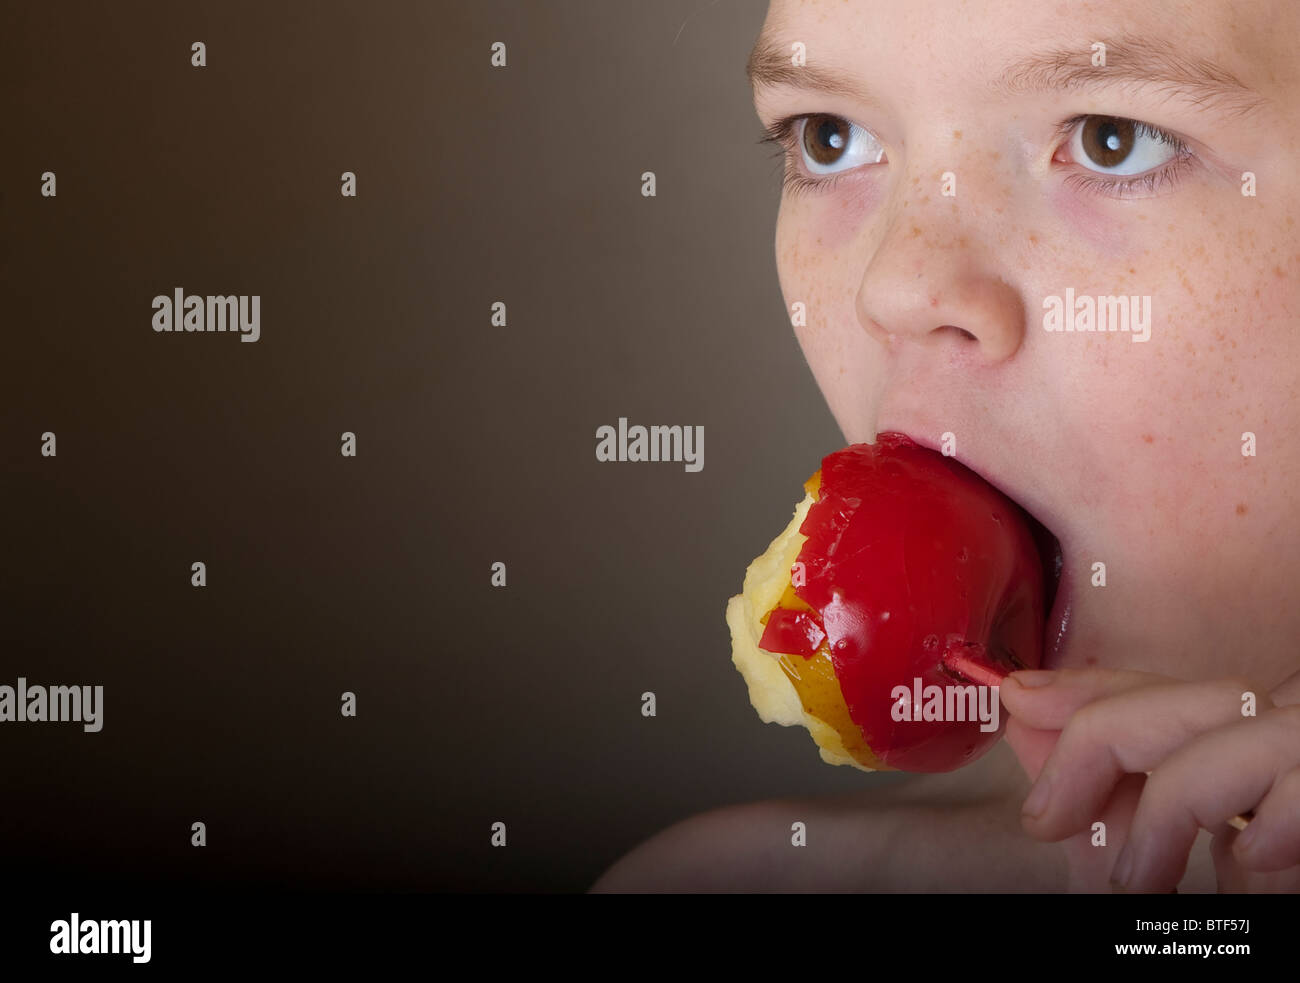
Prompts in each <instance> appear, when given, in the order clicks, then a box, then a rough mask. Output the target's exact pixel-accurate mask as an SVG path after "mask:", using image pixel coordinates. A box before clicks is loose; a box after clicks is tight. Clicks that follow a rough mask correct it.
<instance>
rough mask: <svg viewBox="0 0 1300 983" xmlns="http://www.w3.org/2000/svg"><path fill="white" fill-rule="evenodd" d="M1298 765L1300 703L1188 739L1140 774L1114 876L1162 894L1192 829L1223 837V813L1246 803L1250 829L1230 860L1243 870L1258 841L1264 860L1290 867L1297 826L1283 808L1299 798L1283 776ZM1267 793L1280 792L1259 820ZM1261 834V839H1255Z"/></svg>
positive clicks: (1176, 877)
mask: <svg viewBox="0 0 1300 983" xmlns="http://www.w3.org/2000/svg"><path fill="white" fill-rule="evenodd" d="M1297 767H1300V707H1287V708H1284V709H1281V710H1274V711H1272V712H1270V713H1266V714H1264V715H1262V716H1260V717H1257V718H1253V719H1248V720H1238V721H1237V722H1235V723H1233V724H1230V725H1226V726H1222V727H1219V728H1217V729H1215V730H1213V731H1211V732H1209V733H1205V734H1202V735H1200V736H1198V737H1195V738H1193V739H1192V740H1190V741H1188V742H1187V743H1186V744H1184V745H1183V746H1182V747H1180V748H1179V749H1178V750H1177V751H1175V752H1173V753H1172V754H1170V755H1169V756H1168V757H1167V758H1166V759H1165V761H1164V762H1162V763H1161V764H1160V765H1159V766H1158V767H1156V768H1155V769H1154V770H1153V771H1152V773H1151V775H1150V777H1149V778H1148V779H1147V784H1146V789H1145V791H1144V792H1143V795H1142V800H1141V802H1140V803H1139V804H1138V809H1137V813H1136V814H1135V815H1134V817H1133V825H1132V829H1131V831H1130V837H1129V843H1128V846H1127V848H1126V850H1125V852H1124V855H1123V856H1121V858H1120V862H1119V865H1118V866H1117V868H1116V871H1115V877H1116V880H1117V881H1119V882H1120V883H1122V884H1125V885H1126V887H1127V889H1128V890H1130V891H1168V890H1169V889H1170V888H1171V887H1173V886H1175V885H1177V883H1178V882H1179V881H1180V880H1182V877H1183V873H1184V871H1185V869H1186V866H1187V856H1188V852H1189V851H1190V850H1191V846H1192V843H1193V841H1195V839H1196V835H1197V833H1198V832H1199V831H1200V830H1201V829H1207V830H1209V831H1210V832H1212V833H1214V834H1216V835H1224V834H1226V832H1227V831H1228V829H1229V827H1228V826H1227V820H1228V818H1229V817H1231V816H1234V815H1236V814H1237V813H1240V812H1243V811H1245V810H1247V809H1250V808H1251V807H1252V806H1254V807H1256V813H1255V818H1254V819H1253V820H1252V821H1251V823H1250V826H1249V827H1247V831H1246V832H1247V833H1249V832H1250V830H1251V829H1252V828H1254V829H1255V832H1254V833H1253V834H1252V835H1251V836H1249V837H1247V836H1245V834H1243V835H1242V836H1241V837H1239V838H1238V839H1237V841H1236V844H1235V845H1234V848H1233V854H1234V856H1235V858H1236V860H1237V862H1238V863H1240V864H1241V865H1242V866H1243V867H1247V868H1250V867H1251V866H1252V865H1253V864H1255V863H1257V862H1258V860H1257V859H1256V857H1255V855H1254V854H1253V849H1254V841H1259V842H1260V843H1262V844H1263V846H1264V850H1265V852H1264V853H1263V854H1262V857H1263V858H1264V860H1265V861H1267V862H1268V863H1279V864H1281V865H1282V866H1292V865H1294V864H1295V863H1296V862H1297V861H1298V860H1300V856H1298V855H1297V854H1298V853H1300V840H1297V838H1296V834H1297V832H1300V830H1298V829H1297V828H1296V824H1295V821H1294V819H1293V818H1292V817H1290V816H1287V815H1286V810H1287V809H1288V808H1290V809H1292V810H1294V809H1295V808H1296V805H1297V803H1298V802H1300V786H1296V785H1294V784H1293V783H1292V782H1291V781H1290V780H1289V779H1288V780H1287V781H1285V782H1284V781H1283V779H1284V777H1285V776H1287V775H1289V773H1291V772H1292V771H1294V770H1295V769H1296V768H1297ZM1274 792H1277V793H1280V794H1279V795H1278V798H1277V801H1276V802H1275V803H1274V804H1273V805H1272V806H1270V807H1269V809H1268V810H1267V812H1266V813H1265V817H1264V819H1261V812H1264V811H1265V810H1264V803H1265V802H1267V801H1268V799H1269V798H1272V795H1273V793H1274ZM1265 820H1271V822H1268V823H1265ZM1256 823H1260V824H1261V825H1260V826H1258V827H1257V826H1256ZM1261 835H1262V836H1263V837H1265V839H1264V840H1259V837H1260V836H1261ZM1243 840H1244V841H1245V842H1244V843H1243ZM1246 858H1250V863H1246V862H1244V861H1245V860H1246ZM1257 869H1261V870H1265V869H1266V870H1274V869H1278V868H1277V867H1259V868H1257Z"/></svg>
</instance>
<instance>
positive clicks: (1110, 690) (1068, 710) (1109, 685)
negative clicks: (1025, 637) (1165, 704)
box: [998, 669, 1174, 730]
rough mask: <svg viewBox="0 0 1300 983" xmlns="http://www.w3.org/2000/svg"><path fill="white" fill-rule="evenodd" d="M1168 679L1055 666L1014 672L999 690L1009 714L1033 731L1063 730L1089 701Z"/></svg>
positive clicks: (1146, 674)
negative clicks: (1051, 668) (1054, 667)
mask: <svg viewBox="0 0 1300 983" xmlns="http://www.w3.org/2000/svg"><path fill="white" fill-rule="evenodd" d="M1027 682H1029V683H1033V684H1035V685H1026V683H1027ZM1044 682H1045V683H1046V684H1045V685H1043V683H1044ZM1171 682H1174V680H1171V679H1170V678H1169V677H1167V676H1158V675H1156V674H1155V673H1150V672H1133V671H1131V670H1128V669H1054V670H1035V671H1032V672H1029V671H1020V672H1013V673H1011V674H1010V675H1008V676H1007V678H1006V679H1004V680H1003V681H1002V685H1001V686H1000V687H999V688H998V691H999V693H1000V695H1001V697H1002V702H1003V704H1004V705H1005V706H1006V708H1007V712H1008V713H1010V714H1011V716H1013V717H1019V718H1021V720H1022V721H1023V722H1024V723H1026V724H1027V725H1029V726H1030V727H1032V728H1034V729H1035V730H1063V729H1064V728H1065V725H1066V723H1067V722H1068V721H1069V719H1070V717H1071V716H1073V715H1074V713H1075V712H1076V711H1078V710H1079V709H1080V708H1081V707H1084V706H1086V705H1087V704H1089V703H1092V702H1095V701H1096V700H1099V699H1103V698H1105V697H1108V696H1114V695H1116V694H1118V693H1124V692H1128V691H1129V690H1133V689H1138V688H1141V687H1144V686H1152V685H1161V684H1163V685H1168V684H1169V683H1171Z"/></svg>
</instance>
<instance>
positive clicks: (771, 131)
mask: <svg viewBox="0 0 1300 983" xmlns="http://www.w3.org/2000/svg"><path fill="white" fill-rule="evenodd" d="M823 115H830V114H826V113H803V114H801V115H796V116H787V117H785V118H784V119H781V120H777V122H775V123H773V124H772V125H771V126H769V127H765V128H764V133H765V134H766V136H764V137H763V138H762V139H760V140H759V141H758V142H759V143H760V144H764V143H768V144H774V145H775V146H776V147H777V151H776V153H775V154H774V155H773V156H774V157H778V158H781V159H782V160H783V161H784V162H785V173H784V175H783V178H782V182H781V184H782V189H783V191H784V192H785V194H787V195H789V196H790V197H791V198H797V197H799V196H800V195H803V194H809V193H813V192H821V191H829V190H830V189H831V188H833V187H834V186H835V185H836V184H837V183H838V182H839V180H840V178H842V177H844V176H845V175H848V174H851V173H852V171H841V172H839V173H838V174H834V175H832V176H831V177H829V178H810V177H807V176H805V175H804V174H803V173H802V172H801V171H800V170H799V165H798V160H799V156H800V155H799V153H798V151H797V150H796V149H795V147H794V146H793V144H794V136H795V130H796V129H797V124H798V123H799V122H800V121H801V120H805V119H808V118H810V117H812V116H823ZM1095 115H1098V114H1096V113H1080V114H1079V115H1077V116H1071V117H1070V118H1069V119H1066V120H1062V121H1061V123H1060V124H1059V125H1058V126H1057V132H1056V138H1057V139H1058V140H1064V139H1066V138H1068V137H1069V136H1070V134H1071V133H1072V132H1073V130H1074V128H1075V127H1076V126H1078V125H1079V124H1080V123H1082V122H1083V121H1084V120H1087V119H1091V118H1092V117H1093V116H1095ZM835 118H836V119H840V118H842V117H835ZM1132 122H1133V123H1134V126H1135V130H1136V132H1137V134H1138V135H1139V136H1145V137H1153V138H1155V139H1157V140H1159V141H1161V142H1162V143H1167V144H1169V145H1170V146H1172V147H1173V148H1174V156H1173V157H1172V158H1170V159H1169V160H1168V161H1166V162H1165V163H1164V164H1161V165H1160V167H1159V168H1157V169H1156V170H1153V171H1148V172H1147V173H1146V174H1139V175H1136V176H1131V177H1126V178H1123V179H1115V178H1108V177H1103V176H1101V175H1099V174H1097V173H1096V172H1093V173H1089V174H1080V173H1078V172H1075V173H1072V174H1067V175H1066V177H1065V182H1066V184H1068V185H1069V186H1070V187H1072V188H1075V189H1077V190H1080V191H1086V192H1088V193H1090V194H1099V195H1105V196H1108V197H1111V198H1129V197H1132V196H1134V195H1135V194H1144V195H1150V194H1154V193H1155V191H1157V190H1158V189H1160V188H1163V187H1166V186H1171V187H1172V186H1173V185H1175V184H1177V182H1178V180H1179V179H1180V178H1181V177H1182V176H1183V174H1185V173H1186V171H1187V170H1188V168H1190V167H1191V165H1192V161H1193V160H1194V158H1195V155H1194V154H1193V153H1192V152H1191V150H1190V149H1189V148H1188V147H1187V144H1185V143H1184V142H1183V141H1182V140H1180V139H1179V138H1178V137H1176V136H1174V135H1173V134H1172V133H1169V132H1167V131H1165V130H1161V129H1159V128H1158V127H1154V126H1151V125H1150V124H1148V123H1143V122H1140V121H1138V120H1133V121H1132ZM854 170H856V168H854Z"/></svg>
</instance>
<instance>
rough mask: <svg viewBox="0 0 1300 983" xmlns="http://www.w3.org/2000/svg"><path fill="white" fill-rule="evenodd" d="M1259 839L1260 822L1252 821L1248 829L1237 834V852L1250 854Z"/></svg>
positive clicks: (1247, 825)
mask: <svg viewBox="0 0 1300 983" xmlns="http://www.w3.org/2000/svg"><path fill="white" fill-rule="evenodd" d="M1258 839H1259V822H1258V821H1256V820H1254V819H1252V820H1251V821H1250V822H1249V823H1247V824H1246V828H1245V829H1244V830H1242V831H1241V832H1240V833H1238V834H1237V846H1236V849H1237V852H1238V853H1250V850H1251V848H1252V847H1253V846H1254V845H1255V841H1256V840H1258Z"/></svg>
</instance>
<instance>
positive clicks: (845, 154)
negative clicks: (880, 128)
mask: <svg viewBox="0 0 1300 983" xmlns="http://www.w3.org/2000/svg"><path fill="white" fill-rule="evenodd" d="M803 120H804V123H803V127H802V133H801V134H800V139H799V143H800V145H801V147H802V149H803V154H804V162H805V163H806V164H807V166H808V168H809V169H810V170H812V171H813V173H815V174H821V173H831V172H830V171H819V170H817V168H835V166H836V165H837V164H840V163H842V162H843V161H844V160H845V159H846V158H847V159H849V160H850V162H851V165H852V166H857V165H858V164H879V163H880V162H881V161H883V160H884V159H885V148H884V147H883V146H882V145H881V143H880V141H879V140H877V139H876V138H875V137H874V136H873V135H872V134H871V132H870V131H868V130H864V129H863V128H862V127H860V126H856V125H854V124H853V123H850V122H849V121H848V120H846V119H843V118H842V117H839V116H829V115H826V114H824V113H818V114H814V115H811V116H805V117H804V118H803ZM853 158H857V159H856V160H854V159H853ZM838 170H840V171H843V170H844V168H839V169H838Z"/></svg>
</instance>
